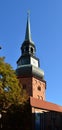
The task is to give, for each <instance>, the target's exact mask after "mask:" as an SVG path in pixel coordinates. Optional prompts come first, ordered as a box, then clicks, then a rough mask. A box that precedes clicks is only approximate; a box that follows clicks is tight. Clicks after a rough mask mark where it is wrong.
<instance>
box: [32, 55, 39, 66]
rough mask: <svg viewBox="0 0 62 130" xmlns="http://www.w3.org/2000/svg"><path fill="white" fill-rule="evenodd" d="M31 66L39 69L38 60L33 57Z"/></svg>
mask: <svg viewBox="0 0 62 130" xmlns="http://www.w3.org/2000/svg"><path fill="white" fill-rule="evenodd" d="M31 64H32V65H34V66H36V67H38V60H36V59H34V58H32V57H31Z"/></svg>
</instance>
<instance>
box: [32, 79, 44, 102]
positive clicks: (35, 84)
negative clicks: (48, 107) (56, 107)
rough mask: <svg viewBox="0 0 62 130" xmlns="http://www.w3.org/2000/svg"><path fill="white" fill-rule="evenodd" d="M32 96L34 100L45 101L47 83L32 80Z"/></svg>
mask: <svg viewBox="0 0 62 130" xmlns="http://www.w3.org/2000/svg"><path fill="white" fill-rule="evenodd" d="M39 89H40V90H39ZM32 95H33V97H34V98H38V99H41V100H45V82H43V81H40V80H38V79H36V78H34V77H33V78H32Z"/></svg>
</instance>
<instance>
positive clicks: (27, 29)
mask: <svg viewBox="0 0 62 130" xmlns="http://www.w3.org/2000/svg"><path fill="white" fill-rule="evenodd" d="M25 41H32V40H31V30H30V13H29V12H28V13H27V25H26V34H25Z"/></svg>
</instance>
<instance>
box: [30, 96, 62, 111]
mask: <svg viewBox="0 0 62 130" xmlns="http://www.w3.org/2000/svg"><path fill="white" fill-rule="evenodd" d="M30 105H31V106H32V107H35V108H39V109H44V110H49V111H56V112H62V106H59V105H57V104H54V103H51V102H47V101H43V100H39V99H36V98H33V97H30Z"/></svg>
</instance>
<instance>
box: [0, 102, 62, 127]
mask: <svg viewBox="0 0 62 130" xmlns="http://www.w3.org/2000/svg"><path fill="white" fill-rule="evenodd" d="M1 127H2V130H5V129H6V130H10V129H13V130H62V113H59V112H54V111H49V112H45V111H43V112H42V113H39V112H35V113H33V114H32V113H31V106H30V105H29V103H27V104H25V105H24V106H14V105H13V106H11V107H10V108H9V110H8V111H7V113H2V118H1V119H0V128H1Z"/></svg>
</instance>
